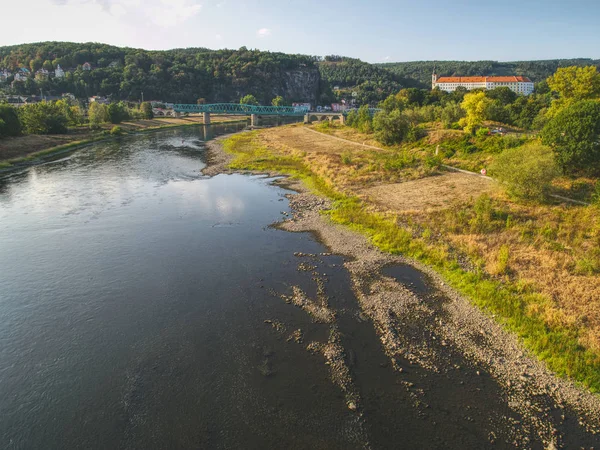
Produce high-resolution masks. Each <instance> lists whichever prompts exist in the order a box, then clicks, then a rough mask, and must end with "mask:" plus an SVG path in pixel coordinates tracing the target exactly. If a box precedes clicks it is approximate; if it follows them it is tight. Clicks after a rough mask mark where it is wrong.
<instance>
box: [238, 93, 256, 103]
mask: <svg viewBox="0 0 600 450" xmlns="http://www.w3.org/2000/svg"><path fill="white" fill-rule="evenodd" d="M240 104H241V105H258V100H256V97H255V96H254V95H252V94H248V95H244V96H243V97H242V98H241V99H240Z"/></svg>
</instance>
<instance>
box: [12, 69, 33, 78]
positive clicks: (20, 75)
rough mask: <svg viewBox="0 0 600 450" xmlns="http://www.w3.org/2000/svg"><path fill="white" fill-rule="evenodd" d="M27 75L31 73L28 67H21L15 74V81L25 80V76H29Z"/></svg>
mask: <svg viewBox="0 0 600 450" xmlns="http://www.w3.org/2000/svg"><path fill="white" fill-rule="evenodd" d="M29 75H31V72H30V71H29V69H26V68H25V67H21V68H20V69H19V70H17V73H16V74H15V81H25V80H26V79H27V78H29Z"/></svg>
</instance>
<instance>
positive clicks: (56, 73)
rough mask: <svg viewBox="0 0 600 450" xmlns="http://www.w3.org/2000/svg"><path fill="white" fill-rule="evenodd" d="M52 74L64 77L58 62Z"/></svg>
mask: <svg viewBox="0 0 600 450" xmlns="http://www.w3.org/2000/svg"><path fill="white" fill-rule="evenodd" d="M54 76H55V77H56V78H64V77H65V71H64V70H62V68H61V67H60V64H57V65H56V70H55V71H54Z"/></svg>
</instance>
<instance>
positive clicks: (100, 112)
mask: <svg viewBox="0 0 600 450" xmlns="http://www.w3.org/2000/svg"><path fill="white" fill-rule="evenodd" d="M88 120H89V122H90V125H91V126H98V125H100V124H101V123H106V122H108V120H109V119H108V107H107V106H106V105H103V104H102V103H98V102H93V103H91V104H90V107H89V109H88Z"/></svg>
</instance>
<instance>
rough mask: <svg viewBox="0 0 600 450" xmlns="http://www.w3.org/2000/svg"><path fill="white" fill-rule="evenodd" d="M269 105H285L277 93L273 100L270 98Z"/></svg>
mask: <svg viewBox="0 0 600 450" xmlns="http://www.w3.org/2000/svg"><path fill="white" fill-rule="evenodd" d="M271 105H273V106H283V105H285V100H284V99H283V97H282V96H281V95H278V96H277V97H275V98H274V99H273V100H271Z"/></svg>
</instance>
